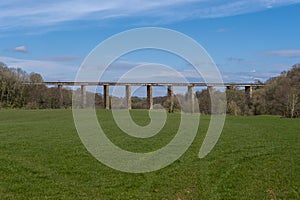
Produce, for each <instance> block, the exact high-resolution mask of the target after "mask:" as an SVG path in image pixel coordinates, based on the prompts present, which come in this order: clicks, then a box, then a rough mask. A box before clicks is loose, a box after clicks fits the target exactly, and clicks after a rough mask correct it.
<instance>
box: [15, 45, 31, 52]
mask: <svg viewBox="0 0 300 200" xmlns="http://www.w3.org/2000/svg"><path fill="white" fill-rule="evenodd" d="M14 51H15V52H20V53H27V52H28V49H27V47H26V46H18V47H15V48H14Z"/></svg>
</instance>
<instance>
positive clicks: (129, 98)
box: [126, 85, 131, 110]
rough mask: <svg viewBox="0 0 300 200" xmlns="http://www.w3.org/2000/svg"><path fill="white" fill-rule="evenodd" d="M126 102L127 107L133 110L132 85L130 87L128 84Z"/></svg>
mask: <svg viewBox="0 0 300 200" xmlns="http://www.w3.org/2000/svg"><path fill="white" fill-rule="evenodd" d="M126 104H127V109H128V110H131V87H130V85H126Z"/></svg>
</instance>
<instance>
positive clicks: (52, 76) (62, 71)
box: [0, 57, 77, 81]
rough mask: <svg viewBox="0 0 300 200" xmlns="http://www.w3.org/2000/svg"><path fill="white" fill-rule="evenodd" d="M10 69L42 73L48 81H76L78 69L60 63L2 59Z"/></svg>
mask: <svg viewBox="0 0 300 200" xmlns="http://www.w3.org/2000/svg"><path fill="white" fill-rule="evenodd" d="M0 61H1V62H4V63H5V64H7V66H8V67H13V68H22V69H23V70H25V71H27V72H28V73H30V72H37V73H40V74H41V75H42V76H43V77H44V79H45V80H46V81H57V80H65V81H68V80H74V78H75V74H76V71H77V68H76V67H74V66H70V65H67V64H64V63H60V62H54V61H43V60H30V59H18V58H13V57H0Z"/></svg>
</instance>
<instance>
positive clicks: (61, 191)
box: [0, 110, 300, 199]
mask: <svg viewBox="0 0 300 200" xmlns="http://www.w3.org/2000/svg"><path fill="white" fill-rule="evenodd" d="M131 114H132V116H133V119H134V120H135V121H136V122H137V123H139V124H142V125H145V124H147V123H148V122H149V118H148V115H147V112H146V111H139V110H134V111H132V112H131ZM98 115H99V121H100V124H101V126H103V129H104V130H105V131H106V132H107V133H108V134H107V135H108V136H109V138H110V139H111V140H112V141H113V142H114V143H115V144H117V145H118V146H120V147H122V148H124V149H127V150H131V151H136V152H147V151H152V150H155V149H157V148H160V147H162V146H164V145H165V144H167V143H168V142H169V141H170V140H171V139H172V137H173V136H174V132H175V131H176V129H177V127H178V122H179V120H180V115H179V114H169V115H168V121H167V124H166V126H165V127H164V129H163V130H162V131H161V132H160V133H159V134H158V135H157V136H155V137H153V138H149V139H134V138H132V137H129V136H126V135H125V134H123V133H122V132H121V131H120V130H119V128H117V127H116V126H115V123H114V121H113V120H112V115H111V112H110V111H106V110H101V111H98ZM209 119H210V118H209V116H201V120H200V124H201V125H200V128H199V131H198V132H199V133H198V135H197V137H196V139H195V140H194V142H193V144H192V146H191V147H190V148H189V149H188V151H187V152H186V153H185V154H184V155H183V156H182V157H181V158H180V159H179V160H177V161H176V162H174V163H173V164H171V165H170V166H168V167H166V168H164V169H161V170H159V171H156V172H151V173H145V174H129V173H123V172H119V171H115V170H113V169H111V168H109V167H107V166H105V165H103V164H102V163H100V162H98V161H97V160H96V159H94V158H93V157H92V156H91V155H90V154H89V153H88V152H87V150H86V149H85V147H84V146H83V144H82V143H81V141H80V139H79V137H78V135H77V132H76V129H75V126H74V122H73V119H72V112H71V111H70V110H26V111H25V110H0V199H300V129H299V124H300V123H299V122H300V120H299V119H284V118H280V117H276V116H255V117H227V119H226V124H225V127H224V130H223V133H222V135H221V138H220V140H219V142H218V143H217V145H216V146H215V148H214V149H213V151H212V152H211V153H210V154H209V155H208V156H207V157H205V158H204V159H201V160H200V159H198V157H197V156H198V152H199V148H200V146H201V143H202V141H203V137H204V135H205V132H206V130H207V126H208V123H209Z"/></svg>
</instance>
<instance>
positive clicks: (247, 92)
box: [245, 86, 253, 105]
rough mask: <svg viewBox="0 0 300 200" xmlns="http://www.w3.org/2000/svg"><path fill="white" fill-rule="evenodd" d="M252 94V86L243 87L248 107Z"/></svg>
mask: <svg viewBox="0 0 300 200" xmlns="http://www.w3.org/2000/svg"><path fill="white" fill-rule="evenodd" d="M252 94H253V88H252V86H245V96H246V103H247V104H248V105H250V103H251V98H252Z"/></svg>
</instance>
